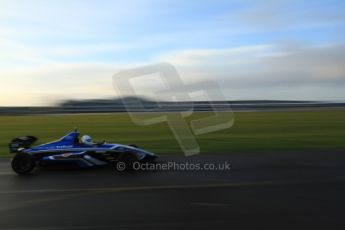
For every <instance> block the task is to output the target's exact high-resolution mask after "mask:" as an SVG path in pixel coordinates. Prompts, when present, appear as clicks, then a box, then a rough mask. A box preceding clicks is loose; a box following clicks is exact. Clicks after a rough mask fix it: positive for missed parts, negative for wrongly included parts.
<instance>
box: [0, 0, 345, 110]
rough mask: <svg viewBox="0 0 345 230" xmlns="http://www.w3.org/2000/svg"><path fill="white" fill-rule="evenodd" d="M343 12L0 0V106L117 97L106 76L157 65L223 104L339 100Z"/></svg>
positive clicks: (315, 6)
mask: <svg viewBox="0 0 345 230" xmlns="http://www.w3.org/2000/svg"><path fill="white" fill-rule="evenodd" d="M343 12H345V2H344V1H284V0H278V1H230V0H229V1H208V0H206V1H194V0H192V1H176V0H166V1H158V0H146V1H145V0H140V1H139V0H134V1H127V2H123V1H102V0H99V1H66V0H62V1H60V0H59V1H42V0H26V1H24V0H21V1H18V0H11V1H7V0H0V75H1V77H2V84H1V85H0V94H1V95H0V98H1V99H0V105H45V104H49V103H53V102H56V101H59V100H64V99H70V98H103V97H115V96H121V95H118V92H116V91H115V90H114V89H113V88H112V75H113V74H115V73H117V72H118V71H120V70H123V69H128V68H134V67H139V66H143V65H147V64H154V63H159V62H169V63H171V64H173V65H174V66H176V68H177V70H178V71H179V73H180V75H181V77H182V79H183V80H184V81H185V82H186V83H197V82H203V81H207V80H212V81H215V82H217V83H218V84H219V85H221V87H222V91H223V93H224V94H225V95H226V97H227V98H229V99H234V100H237V99H286V100H289V99H294V100H345V93H344V86H345V67H344V66H345V54H344V53H345V45H344V44H345V43H344V41H345V40H344V39H345V14H344V13H343ZM206 90H207V89H206ZM141 93H142V94H143V95H144V96H150V94H149V92H147V95H146V94H145V91H143V92H141ZM161 96H162V97H163V98H162V99H164V96H166V97H167V98H169V95H161Z"/></svg>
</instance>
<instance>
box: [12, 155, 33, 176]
mask: <svg viewBox="0 0 345 230" xmlns="http://www.w3.org/2000/svg"><path fill="white" fill-rule="evenodd" d="M35 164H36V160H35V159H34V157H32V156H31V155H29V154H26V153H17V154H16V155H15V156H14V157H13V158H12V162H11V166H12V169H13V171H15V172H16V173H18V174H29V173H30V172H32V170H33V169H34V168H35Z"/></svg>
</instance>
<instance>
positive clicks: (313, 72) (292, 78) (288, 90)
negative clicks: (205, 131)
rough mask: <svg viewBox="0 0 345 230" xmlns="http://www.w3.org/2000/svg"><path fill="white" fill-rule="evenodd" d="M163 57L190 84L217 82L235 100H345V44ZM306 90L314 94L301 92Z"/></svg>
mask: <svg viewBox="0 0 345 230" xmlns="http://www.w3.org/2000/svg"><path fill="white" fill-rule="evenodd" d="M159 58H160V59H158V60H168V61H171V63H172V64H175V65H176V67H177V68H178V70H179V72H180V74H181V76H182V78H183V79H184V80H185V82H188V83H197V82H199V81H207V80H213V81H216V82H218V83H219V84H220V85H221V86H222V87H223V89H224V90H225V91H226V92H227V96H228V97H230V98H233V97H235V98H239V99H248V98H257V99H300V100H303V99H305V98H309V99H311V100H313V99H314V100H345V93H344V92H343V88H344V87H345V45H344V44H335V45H324V46H298V47H291V46H289V47H288V49H287V48H285V47H284V46H279V45H261V46H245V47H237V48H234V49H227V50H212V49H211V50H207V49H205V50H195V51H193V50H187V51H186V50H184V51H175V52H173V53H170V54H165V55H163V56H160V57H159ZM302 89H304V90H305V91H307V92H314V93H313V94H311V95H308V96H307V97H306V95H305V94H304V93H303V94H301V93H298V94H296V92H300V91H301V90H302ZM243 92H246V93H243ZM259 92H260V93H259ZM323 92H332V93H331V94H328V95H327V93H326V94H325V93H323Z"/></svg>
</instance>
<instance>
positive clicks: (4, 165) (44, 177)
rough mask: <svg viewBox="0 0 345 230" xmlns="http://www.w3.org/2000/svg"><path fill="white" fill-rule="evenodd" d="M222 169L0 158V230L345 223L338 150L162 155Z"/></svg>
mask: <svg viewBox="0 0 345 230" xmlns="http://www.w3.org/2000/svg"><path fill="white" fill-rule="evenodd" d="M161 161H163V162H171V161H174V162H182V163H183V162H189V163H200V164H201V165H202V164H203V163H208V164H209V163H214V164H215V165H216V166H217V164H218V163H221V164H222V163H224V162H228V163H230V164H231V170H223V171H220V170H218V171H216V170H215V171H205V170H201V171H196V170H195V171H178V170H168V171H148V172H142V171H141V172H129V173H124V172H116V171H115V170H114V169H112V168H110V167H105V168H95V169H88V170H80V169H74V168H64V169H58V168H44V169H38V170H37V171H35V173H34V174H33V175H31V176H17V175H16V174H14V173H13V172H12V171H11V169H10V167H9V160H8V159H2V160H1V161H0V229H25V230H28V229H48V230H51V229H59V230H65V229H97V230H103V229H222V228H224V229H263V228H265V229H314V228H315V229H345V218H344V217H345V196H344V195H345V152H344V151H336V152H334V151H332V152H327V151H325V152H279V153H278V152H276V153H264V152H263V153H255V154H254V153H253V154H249V153H247V154H244V153H241V154H228V155H216V156H210V155H208V156H203V155H199V156H195V157H189V158H185V157H183V156H167V157H162V158H161ZM180 167H182V166H180Z"/></svg>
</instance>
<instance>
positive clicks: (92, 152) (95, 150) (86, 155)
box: [9, 130, 157, 174]
mask: <svg viewBox="0 0 345 230" xmlns="http://www.w3.org/2000/svg"><path fill="white" fill-rule="evenodd" d="M35 141H37V138H36V137H34V136H25V137H19V138H15V139H13V140H12V141H11V143H10V144H9V148H10V152H11V153H15V155H14V157H13V158H12V162H11V165H12V169H13V170H14V171H15V172H16V173H18V174H29V173H30V172H32V170H33V169H34V168H35V167H36V166H37V165H49V164H51V163H53V164H54V163H62V164H67V163H72V164H75V165H77V166H80V167H93V166H97V165H107V164H111V165H114V166H115V167H116V166H118V165H119V164H121V169H127V170H130V169H133V165H134V163H136V162H138V163H141V162H151V163H153V162H154V161H155V159H156V158H157V156H156V155H155V154H153V153H151V152H149V151H146V150H143V149H141V148H139V147H138V146H136V145H122V144H109V143H106V142H105V141H103V142H101V143H94V142H93V141H92V138H91V137H90V136H87V135H84V136H83V137H82V138H79V132H78V131H77V130H75V131H74V132H71V133H69V134H67V135H66V136H64V137H62V138H61V139H59V140H57V141H53V142H50V143H46V144H42V145H38V146H34V147H32V144H33V143H34V142H35ZM117 168H119V167H117Z"/></svg>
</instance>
